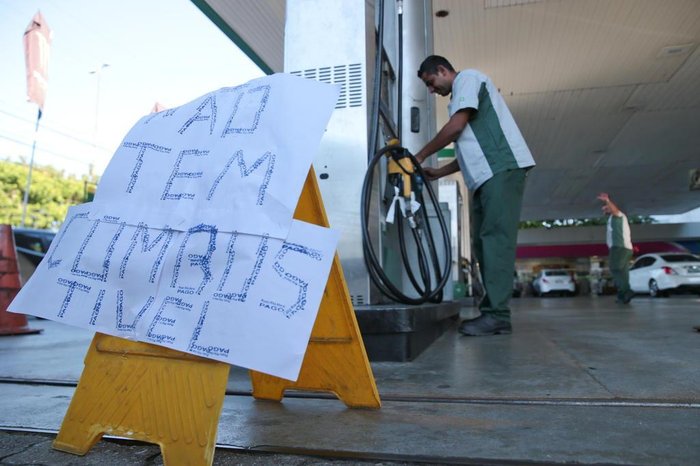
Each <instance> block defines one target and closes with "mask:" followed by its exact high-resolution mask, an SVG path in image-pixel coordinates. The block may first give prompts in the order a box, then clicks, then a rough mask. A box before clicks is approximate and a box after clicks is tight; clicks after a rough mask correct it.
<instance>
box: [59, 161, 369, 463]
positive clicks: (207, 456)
mask: <svg viewBox="0 0 700 466" xmlns="http://www.w3.org/2000/svg"><path fill="white" fill-rule="evenodd" d="M294 217H295V218H296V219H299V220H303V221H306V222H309V223H315V224H317V225H321V226H328V219H327V218H326V213H325V210H324V208H323V202H322V200H321V194H320V192H319V190H318V184H317V183H316V176H315V174H314V171H313V168H312V169H311V170H310V171H309V174H308V176H307V179H306V183H305V184H304V188H303V190H302V193H301V197H300V198H299V202H298V204H297V209H296V212H295V214H294ZM228 374H229V365H228V364H225V363H222V362H218V361H214V360H211V359H205V358H200V357H198V356H193V355H190V354H187V353H182V352H180V351H174V350H171V349H168V348H164V347H161V346H156V345H151V344H148V343H141V342H133V341H129V340H125V339H122V338H118V337H113V336H109V335H103V334H100V333H98V334H96V335H95V337H94V338H93V341H92V344H91V345H90V348H89V350H88V353H87V355H86V357H85V369H84V370H83V373H82V375H81V377H80V382H79V383H78V387H77V389H76V391H75V394H74V395H73V399H72V401H71V404H70V406H69V408H68V412H67V413H66V416H65V417H64V419H63V424H62V425H61V429H60V431H59V433H58V436H57V437H56V440H55V441H54V443H53V447H54V448H56V449H58V450H62V451H66V452H69V453H73V454H77V455H84V454H86V453H87V452H88V451H89V450H90V448H91V447H92V446H93V445H94V444H95V443H96V442H97V441H98V440H100V438H101V437H102V435H104V434H108V435H115V436H119V437H127V438H132V439H135V440H141V441H144V442H149V443H155V444H158V445H160V448H161V452H162V454H163V462H164V464H165V465H166V466H172V465H192V466H194V465H197V466H200V465H202V466H209V465H211V464H212V462H213V459H214V450H215V446H216V443H215V442H216V429H217V426H218V422H219V415H220V413H221V408H222V405H223V401H224V394H225V392H226V382H227V380H228ZM250 376H251V379H252V382H253V396H254V397H256V398H262V399H272V400H281V399H282V396H283V393H284V390H286V389H289V388H294V389H302V390H312V391H330V392H333V393H335V394H336V395H337V396H338V398H340V399H341V400H342V401H343V402H344V403H345V404H346V405H348V406H350V407H363V408H379V407H380V405H381V403H380V400H379V394H378V392H377V387H376V384H375V382H374V376H373V375H372V369H371V367H370V365H369V361H368V359H367V353H366V352H365V348H364V344H363V342H362V338H361V335H360V331H359V328H358V326H357V320H356V318H355V313H354V310H353V307H352V304H351V302H350V294H349V293H348V289H347V285H346V283H345V278H344V277H343V273H342V268H341V266H340V261H339V259H338V256H337V255H336V257H335V259H334V261H333V265H332V267H331V272H330V275H329V278H328V283H327V285H326V289H325V291H324V294H323V298H322V300H321V305H320V308H319V313H318V317H317V318H316V322H315V324H314V327H313V330H312V332H311V338H310V341H309V346H308V348H307V350H306V355H305V357H304V362H303V364H302V367H301V372H300V374H299V379H298V380H297V382H296V383H295V382H291V381H288V380H284V379H280V378H278V377H273V376H269V375H266V374H262V373H259V372H254V371H250Z"/></svg>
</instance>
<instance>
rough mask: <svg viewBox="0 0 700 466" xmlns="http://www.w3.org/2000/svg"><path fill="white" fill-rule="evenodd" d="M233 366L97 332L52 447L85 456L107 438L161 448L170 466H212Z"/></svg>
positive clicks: (164, 461)
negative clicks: (230, 371)
mask: <svg viewBox="0 0 700 466" xmlns="http://www.w3.org/2000/svg"><path fill="white" fill-rule="evenodd" d="M229 369H230V366H229V365H228V364H225V363H222V362H218V361H214V360H211V359H204V358H200V357H198V356H193V355H190V354H187V353H182V352H180V351H174V350H171V349H168V348H163V347H161V346H155V345H151V344H149V343H140V342H133V341H129V340H125V339H123V338H118V337H112V336H109V335H103V334H101V333H98V334H96V335H95V337H94V338H93V340H92V344H91V345H90V349H89V350H88V353H87V356H86V357H85V369H84V370H83V374H82V375H81V376H80V382H79V383H78V388H77V389H76V391H75V394H74V395H73V399H72V401H71V403H70V406H69V408H68V412H67V413H66V416H65V417H64V418H63V424H62V425H61V430H60V431H59V432H58V436H57V437H56V440H55V441H54V443H53V447H54V448H56V449H57V450H62V451H66V452H68V453H73V454H76V455H84V454H86V453H87V452H88V450H90V448H91V447H92V446H93V445H94V444H95V443H96V442H97V441H98V440H100V438H102V435H103V434H108V435H115V436H119V437H127V438H132V439H135V440H142V441H144V442H149V443H156V444H158V445H160V448H161V452H162V454H163V463H164V464H166V465H193V466H194V465H211V464H212V461H213V460H214V449H215V446H216V429H217V427H218V423H219V414H220V413H221V407H222V405H223V402H224V394H225V392H226V382H227V380H228V373H229Z"/></svg>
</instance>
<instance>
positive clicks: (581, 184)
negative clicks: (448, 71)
mask: <svg viewBox="0 0 700 466" xmlns="http://www.w3.org/2000/svg"><path fill="white" fill-rule="evenodd" d="M193 1H194V3H195V4H197V6H198V7H199V8H200V9H201V10H202V11H204V13H205V14H207V16H209V17H210V18H211V19H212V20H213V21H214V22H215V23H216V24H217V25H218V26H219V27H220V28H221V29H222V30H223V31H224V32H225V33H227V34H228V35H229V37H231V38H232V39H233V40H234V42H236V43H237V44H238V45H239V46H241V48H243V49H244V51H246V53H248V55H249V56H251V58H253V60H254V61H256V62H257V63H258V65H260V66H261V67H262V68H263V69H264V70H265V71H267V72H273V71H282V68H283V56H284V14H285V1H284V0H265V1H256V0H193ZM409 1H410V0H409ZM432 4H433V13H436V12H438V11H441V10H443V11H447V12H448V14H447V16H444V17H438V16H435V15H434V16H433V23H434V34H435V37H434V47H435V53H437V54H440V55H444V56H446V57H448V58H449V59H450V60H451V61H452V63H453V64H454V65H455V67H456V68H460V69H461V68H477V69H479V70H481V71H483V72H485V73H486V74H488V75H489V76H490V77H491V78H492V79H493V81H494V82H495V83H496V85H497V86H499V87H500V90H501V93H502V94H503V95H504V97H505V98H506V100H507V102H508V105H509V106H510V108H511V110H512V112H513V114H514V116H515V118H516V120H517V121H518V124H519V126H520V128H521V130H522V132H523V134H524V136H525V139H526V140H527V142H528V144H529V146H530V148H531V150H532V152H533V154H534V156H535V159H536V161H537V164H538V165H537V168H536V169H534V170H533V171H532V172H530V177H529V180H528V185H527V190H526V195H525V199H524V204H523V218H524V219H546V218H574V217H588V216H597V215H599V210H598V209H599V203H598V202H596V200H595V196H596V194H597V193H598V192H600V191H607V192H609V193H611V196H612V197H613V199H615V200H616V201H618V203H619V204H620V205H621V206H623V208H624V209H625V210H626V211H627V212H628V214H677V213H683V212H686V211H688V210H691V209H693V208H696V207H699V206H700V189H697V190H691V189H690V179H691V170H694V169H700V112H699V111H700V50H699V48H698V44H700V2H699V1H697V0H670V1H659V0H585V1H583V0H433V2H432ZM438 99H440V100H441V101H439V102H438V105H437V107H438V109H440V111H439V112H438V122H437V123H438V126H440V125H441V124H442V123H444V122H445V121H446V118H447V115H446V112H445V106H446V103H447V102H446V101H445V100H443V98H439V97H438ZM443 104H444V105H443ZM699 184H700V183H699ZM698 188H700V186H698Z"/></svg>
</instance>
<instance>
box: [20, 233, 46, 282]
mask: <svg viewBox="0 0 700 466" xmlns="http://www.w3.org/2000/svg"><path fill="white" fill-rule="evenodd" d="M12 233H13V236H14V238H15V249H16V251H17V263H18V264H19V272H20V280H21V282H22V283H23V284H24V283H27V281H28V280H29V278H30V277H31V276H32V274H33V273H34V270H36V267H37V266H38V265H39V262H41V260H42V259H43V258H44V255H46V253H47V252H48V250H49V246H51V241H53V239H54V237H55V236H56V232H54V231H51V230H38V229H34V228H12Z"/></svg>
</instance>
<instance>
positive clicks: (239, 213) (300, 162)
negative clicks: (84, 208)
mask: <svg viewBox="0 0 700 466" xmlns="http://www.w3.org/2000/svg"><path fill="white" fill-rule="evenodd" d="M337 98H338V87H337V86H332V85H328V84H323V83H320V82H317V81H312V80H308V79H303V78H299V77H295V76H291V75H286V74H275V75H272V76H267V77H264V78H260V79H255V80H253V81H250V82H248V83H247V84H244V85H241V86H238V87H232V88H223V89H220V90H218V91H216V92H212V93H209V94H207V95H205V96H202V97H200V98H199V99H196V100H194V101H192V102H190V103H188V104H185V105H183V106H181V107H177V108H174V109H171V110H165V111H162V112H160V113H157V114H154V115H149V116H146V117H143V118H142V119H141V120H140V121H139V122H138V123H137V124H136V125H135V126H134V127H133V128H132V129H131V131H129V133H128V134H127V135H126V137H125V138H124V141H123V142H122V144H121V146H120V147H119V149H118V150H117V151H116V153H115V154H114V157H113V158H112V160H111V161H110V163H109V165H108V167H107V169H106V170H105V173H104V176H103V178H102V180H101V181H100V185H99V187H98V189H97V193H96V194H95V208H94V210H93V215H96V216H104V215H115V214H118V215H119V216H120V217H121V218H122V219H124V220H125V221H126V222H127V223H129V224H131V225H138V223H139V222H142V221H144V220H146V219H147V220H148V223H149V225H151V226H152V227H154V228H158V227H161V228H165V227H166V226H167V227H169V228H175V229H186V226H187V225H190V224H191V222H192V220H193V219H197V220H198V221H199V222H202V223H206V224H215V225H217V227H218V228H219V230H220V231H229V232H231V231H238V232H242V233H256V234H260V235H264V234H266V235H270V236H272V237H275V238H284V237H285V236H286V235H287V231H288V230H289V226H290V223H291V221H292V215H293V214H294V208H295V207H296V204H297V200H298V199H299V194H300V193H301V188H302V186H303V182H304V180H305V179H306V175H307V173H308V171H309V167H310V166H311V162H312V160H313V157H314V155H315V154H316V151H317V149H318V145H319V142H320V140H321V136H322V135H323V131H324V129H325V127H326V124H327V123H328V120H329V118H330V116H331V113H332V111H333V107H334V105H335V102H336V100H337ZM124 205H129V208H128V209H124V208H123V206H124ZM115 208H117V209H119V210H118V211H116V212H115V211H113V210H112V209H115Z"/></svg>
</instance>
